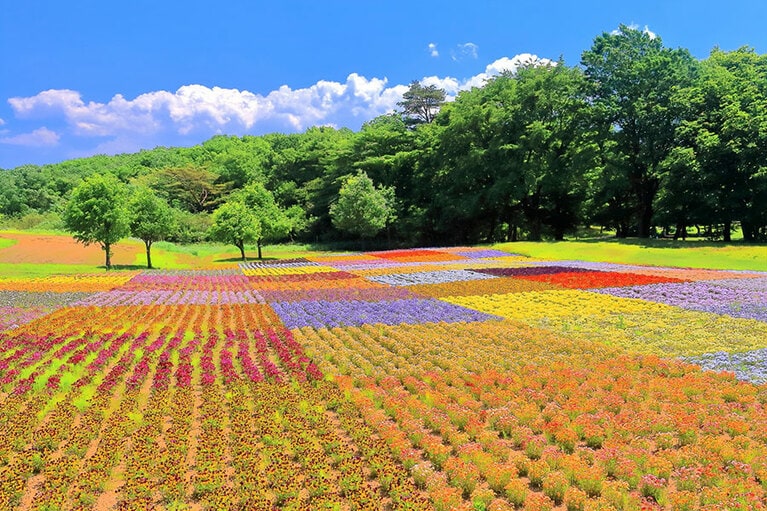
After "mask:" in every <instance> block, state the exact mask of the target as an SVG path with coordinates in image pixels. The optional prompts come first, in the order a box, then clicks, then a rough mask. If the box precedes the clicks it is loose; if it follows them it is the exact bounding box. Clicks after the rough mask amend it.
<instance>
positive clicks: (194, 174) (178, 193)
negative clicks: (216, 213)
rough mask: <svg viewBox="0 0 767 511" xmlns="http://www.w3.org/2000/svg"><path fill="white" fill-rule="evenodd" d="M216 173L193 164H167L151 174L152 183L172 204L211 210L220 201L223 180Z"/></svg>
mask: <svg viewBox="0 0 767 511" xmlns="http://www.w3.org/2000/svg"><path fill="white" fill-rule="evenodd" d="M218 177H219V176H218V175H216V174H215V173H214V172H211V171H209V170H207V169H205V168H201V167H197V166H195V165H191V164H190V165H187V166H184V167H172V168H166V169H163V170H162V171H160V172H158V173H157V174H155V175H154V176H152V181H153V185H154V187H155V188H157V189H158V190H159V192H160V194H161V195H162V196H164V197H165V198H166V199H167V200H168V202H169V203H171V204H173V205H174V207H178V208H180V209H185V210H187V211H190V212H192V213H200V212H203V211H207V212H210V211H211V210H212V209H213V208H215V207H216V205H218V204H219V203H220V202H221V197H222V195H223V193H224V190H225V189H226V184H223V183H217V182H216V181H217V179H218Z"/></svg>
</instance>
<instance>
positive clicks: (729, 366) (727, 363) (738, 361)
mask: <svg viewBox="0 0 767 511" xmlns="http://www.w3.org/2000/svg"><path fill="white" fill-rule="evenodd" d="M683 360H684V361H686V362H690V363H692V364H697V365H699V366H701V367H702V368H703V369H707V370H709V371H730V372H732V373H734V374H735V377H736V378H738V379H740V380H745V381H750V382H752V383H757V384H761V383H767V348H762V349H758V350H753V351H746V352H743V353H727V352H726V351H717V352H716V353H704V354H703V355H699V356H697V357H683Z"/></svg>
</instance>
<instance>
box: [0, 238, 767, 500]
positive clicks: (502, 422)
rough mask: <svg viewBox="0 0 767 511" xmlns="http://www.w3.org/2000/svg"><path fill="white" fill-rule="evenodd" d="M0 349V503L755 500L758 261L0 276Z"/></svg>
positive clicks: (762, 484) (764, 472)
mask: <svg viewBox="0 0 767 511" xmlns="http://www.w3.org/2000/svg"><path fill="white" fill-rule="evenodd" d="M3 250H8V249H3ZM17 250H18V249H17ZM0 253H2V250H0ZM0 346H1V348H0V509H20V510H24V511H27V510H30V511H37V510H65V509H66V510H70V509H73V510H74V509H77V510H81V509H88V510H90V509H95V510H124V509H137V510H138V509H160V510H179V509H190V510H191V509H194V510H197V509H211V510H213V509H216V510H217V509H241V510H261V509H263V510H271V509H296V510H314V509H317V510H323V509H327V510H366V509H371V510H373V509H375V510H394V509H403V510H453V509H456V510H488V511H490V510H494V511H500V510H511V509H526V510H568V511H576V510H643V509H647V510H653V509H674V510H694V509H710V510H714V509H722V510H724V509H727V510H731V509H738V510H740V509H742V510H752V509H753V510H758V509H767V274H765V273H759V272H744V271H738V272H734V271H715V270H692V269H683V268H658V267H645V266H633V265H618V264H610V263H584V262H578V261H556V262H552V261H542V260H533V259H529V258H525V257H522V256H516V255H513V254H509V253H506V252H501V251H497V250H492V249H484V248H483V249H480V248H467V247H461V248H447V249H436V248H435V249H420V250H397V251H387V252H369V253H359V254H340V255H322V256H316V257H313V256H309V257H305V258H296V259H283V260H275V261H265V262H248V263H242V264H240V265H239V266H236V267H235V266H232V265H229V267H228V268H225V269H205V270H155V271H120V272H111V273H89V274H80V275H61V276H51V277H38V278H34V279H24V278H21V277H14V278H0ZM705 369H710V370H705Z"/></svg>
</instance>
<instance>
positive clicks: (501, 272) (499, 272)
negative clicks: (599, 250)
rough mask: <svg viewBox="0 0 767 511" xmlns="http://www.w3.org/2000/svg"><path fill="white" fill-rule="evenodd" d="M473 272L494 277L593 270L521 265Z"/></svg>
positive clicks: (478, 269)
mask: <svg viewBox="0 0 767 511" xmlns="http://www.w3.org/2000/svg"><path fill="white" fill-rule="evenodd" d="M472 271H474V272H479V273H486V274H488V275H494V276H496V277H531V276H534V275H553V274H555V273H578V272H587V271H593V270H587V269H585V268H576V267H573V266H522V267H519V268H476V269H472Z"/></svg>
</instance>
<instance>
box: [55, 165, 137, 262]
mask: <svg viewBox="0 0 767 511" xmlns="http://www.w3.org/2000/svg"><path fill="white" fill-rule="evenodd" d="M126 199H127V189H126V186H125V185H124V184H123V183H121V182H120V181H118V180H117V178H115V177H114V176H112V175H111V174H103V175H102V174H95V175H93V176H91V177H89V178H88V179H86V180H85V181H83V182H82V184H80V185H79V186H78V187H77V188H75V189H74V190H73V191H72V196H71V197H70V199H69V201H68V202H67V205H66V207H65V209H64V216H63V221H64V226H65V228H66V230H68V231H69V232H71V233H72V234H73V237H74V238H75V239H76V240H77V241H79V242H80V243H82V244H84V245H90V244H91V243H98V244H99V246H100V247H101V249H102V250H103V251H104V254H105V262H104V265H105V266H106V269H107V270H109V269H111V268H112V245H113V244H115V243H117V242H118V241H120V240H121V239H122V238H123V237H125V236H127V235H128V233H129V232H130V225H129V219H128V212H127V209H126V207H125V204H126V202H127V201H126Z"/></svg>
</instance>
